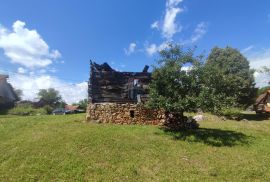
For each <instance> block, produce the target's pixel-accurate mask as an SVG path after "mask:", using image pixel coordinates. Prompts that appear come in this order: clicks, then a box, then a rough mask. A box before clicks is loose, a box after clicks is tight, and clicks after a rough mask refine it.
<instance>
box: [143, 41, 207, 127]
mask: <svg viewBox="0 0 270 182" xmlns="http://www.w3.org/2000/svg"><path fill="white" fill-rule="evenodd" d="M157 63H158V64H157V66H154V70H153V73H152V81H151V83H150V98H149V101H148V106H150V107H151V108H156V109H163V110H164V111H165V113H166V118H167V122H168V123H169V124H170V125H172V126H173V127H174V129H178V128H183V127H185V123H186V121H187V118H186V117H184V112H185V111H191V110H195V109H196V108H197V103H198V102H197V101H198V95H199V93H200V76H199V75H200V74H201V71H202V69H201V64H200V62H199V59H198V58H196V57H194V55H193V50H187V51H184V50H183V48H181V47H180V46H178V45H169V48H167V49H164V50H162V51H160V60H159V61H158V62H157ZM186 65H190V67H189V68H190V69H189V70H188V71H185V70H184V69H183V68H184V66H186ZM191 65H192V67H191ZM195 127H197V126H195Z"/></svg>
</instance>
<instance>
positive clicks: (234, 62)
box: [203, 47, 256, 107]
mask: <svg viewBox="0 0 270 182" xmlns="http://www.w3.org/2000/svg"><path fill="white" fill-rule="evenodd" d="M204 70H205V71H204V77H203V83H204V85H205V86H206V87H207V88H208V89H209V90H211V94H212V95H213V96H218V98H219V99H221V100H219V101H220V102H223V101H225V102H227V101H228V100H229V101H230V102H228V104H224V105H230V106H232V104H233V105H235V106H245V107H247V106H249V105H250V104H252V103H253V102H254V97H255V96H256V89H255V82H254V77H253V73H254V70H252V69H250V66H249V62H248V60H247V59H246V58H245V57H244V56H243V55H242V54H241V53H240V52H239V51H238V50H237V49H234V48H231V47H226V48H224V49H223V48H218V47H215V48H213V49H212V51H211V53H210V55H209V57H208V59H207V61H206V64H205V68H204Z"/></svg>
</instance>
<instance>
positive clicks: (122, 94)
mask: <svg viewBox="0 0 270 182" xmlns="http://www.w3.org/2000/svg"><path fill="white" fill-rule="evenodd" d="M148 69H149V66H147V65H146V66H145V67H144V69H143V70H142V72H120V71H116V70H114V69H112V68H111V67H110V66H109V65H108V64H107V63H103V64H97V63H95V62H92V61H91V63H90V79H89V89H88V94H89V102H90V103H103V102H111V103H140V102H145V101H146V100H147V97H148V93H149V88H148V87H149V83H150V81H151V73H149V72H148Z"/></svg>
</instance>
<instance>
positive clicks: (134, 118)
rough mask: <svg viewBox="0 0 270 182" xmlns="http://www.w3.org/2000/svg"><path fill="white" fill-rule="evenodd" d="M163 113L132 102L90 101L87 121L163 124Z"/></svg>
mask: <svg viewBox="0 0 270 182" xmlns="http://www.w3.org/2000/svg"><path fill="white" fill-rule="evenodd" d="M164 118H165V114H164V112H163V111H161V110H152V109H148V108H145V107H144V106H143V105H142V104H134V103H125V104H120V103H90V104H89V105H88V108H87V118H86V119H87V121H88V122H91V121H92V122H98V123H115V124H150V125H163V124H164V121H165V119H164Z"/></svg>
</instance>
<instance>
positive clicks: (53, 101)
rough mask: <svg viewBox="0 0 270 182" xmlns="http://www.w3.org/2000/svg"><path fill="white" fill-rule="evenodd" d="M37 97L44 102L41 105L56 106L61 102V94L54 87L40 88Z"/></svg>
mask: <svg viewBox="0 0 270 182" xmlns="http://www.w3.org/2000/svg"><path fill="white" fill-rule="evenodd" d="M38 98H39V100H40V102H43V103H44V104H43V105H49V106H51V107H56V106H58V105H60V104H61V103H62V102H63V101H62V97H61V95H60V94H59V92H58V91H57V90H55V89H54V88H49V89H40V90H39V92H38Z"/></svg>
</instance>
